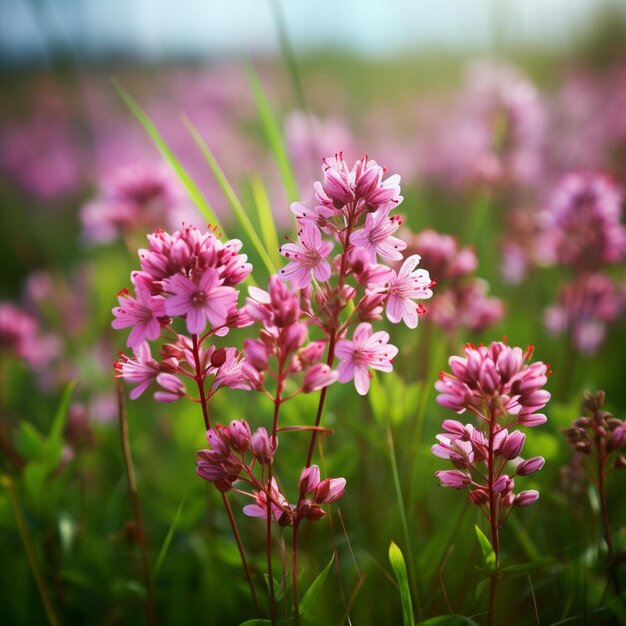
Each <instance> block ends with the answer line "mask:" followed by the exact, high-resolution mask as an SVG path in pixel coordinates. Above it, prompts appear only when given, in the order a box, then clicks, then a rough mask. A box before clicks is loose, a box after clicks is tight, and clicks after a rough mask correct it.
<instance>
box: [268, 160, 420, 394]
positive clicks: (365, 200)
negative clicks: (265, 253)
mask: <svg viewBox="0 0 626 626" xmlns="http://www.w3.org/2000/svg"><path fill="white" fill-rule="evenodd" d="M322 170H323V173H324V179H323V181H322V182H317V183H316V184H315V186H314V187H315V196H316V202H315V203H314V204H315V205H314V206H313V207H309V206H306V205H304V204H302V203H294V204H293V205H292V207H291V209H292V211H293V213H294V214H295V215H296V219H297V221H298V226H299V229H300V230H299V231H298V239H297V241H294V242H290V243H288V244H285V245H283V246H282V247H281V250H280V252H281V254H282V255H283V256H284V257H285V258H286V259H288V261H289V263H288V264H287V265H286V266H285V267H284V268H283V269H282V270H281V271H280V273H279V276H280V278H281V279H282V280H285V281H289V282H290V283H291V284H292V286H293V287H295V288H298V289H302V290H303V291H302V297H303V302H304V304H303V309H304V310H305V311H306V312H307V313H308V315H309V316H310V319H311V323H314V324H316V325H317V326H319V327H320V328H321V329H322V330H323V331H324V332H325V334H326V335H328V337H329V358H328V363H329V365H330V364H331V363H332V361H333V359H334V357H335V356H336V357H338V358H339V359H340V361H341V363H340V365H339V370H338V371H339V380H340V382H347V381H349V380H352V379H354V380H355V385H356V388H357V391H358V392H359V393H360V394H365V393H367V391H368V389H369V378H370V376H371V374H370V372H369V370H370V368H372V369H379V370H381V371H390V370H391V369H392V359H393V358H394V357H395V356H396V354H397V352H398V351H397V348H395V346H391V345H389V344H388V340H389V336H388V335H387V333H375V332H374V331H373V328H372V326H371V324H370V322H371V321H374V320H378V319H380V318H381V317H382V314H383V311H384V312H385V314H386V316H387V319H388V320H389V321H391V322H392V323H395V324H397V323H399V322H400V321H404V323H405V324H406V325H407V326H408V327H409V328H415V327H416V326H417V323H418V315H419V314H420V313H423V312H424V308H423V306H422V305H421V303H418V302H417V301H418V300H423V299H427V298H430V297H431V296H432V290H431V286H432V282H431V280H430V276H429V273H428V271H426V270H423V269H418V268H417V266H418V264H419V261H420V257H419V255H411V256H409V257H408V258H406V259H405V260H404V262H403V264H402V266H401V267H400V268H399V270H397V271H396V270H394V269H392V268H391V267H389V265H387V264H385V263H391V262H397V261H401V260H402V259H403V251H404V250H405V249H406V243H405V242H404V241H403V240H402V239H400V238H398V237H396V236H395V234H394V233H395V232H396V231H397V230H398V229H399V227H400V225H401V224H402V219H401V217H400V216H398V215H392V214H391V213H392V211H393V210H394V209H395V208H396V207H397V206H398V205H399V204H400V202H401V201H402V196H401V195H400V185H399V183H400V177H399V176H397V175H393V176H390V177H388V178H385V170H384V169H383V168H382V167H380V166H379V165H378V164H377V163H376V162H375V161H372V160H369V159H368V158H367V157H364V158H362V159H360V160H359V161H357V162H356V163H355V164H354V166H353V167H352V168H349V167H348V165H347V164H346V162H345V161H344V159H343V155H342V154H337V155H335V157H333V158H327V159H324V162H323V167H322ZM336 244H339V248H340V250H339V253H338V254H337V255H335V256H334V257H333V256H331V252H332V251H333V249H335V247H336ZM350 304H353V305H354V310H353V312H352V313H350V314H349V315H348V317H347V319H345V321H343V322H342V318H341V316H342V314H343V312H344V311H346V310H348V309H349V305H350ZM352 324H359V325H358V326H357V328H356V330H355V331H354V334H353V337H352V339H351V340H350V339H347V338H345V335H346V332H347V330H348V329H349V327H350V326H351V325H352Z"/></svg>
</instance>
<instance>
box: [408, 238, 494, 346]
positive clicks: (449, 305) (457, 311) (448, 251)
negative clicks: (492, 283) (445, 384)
mask: <svg viewBox="0 0 626 626" xmlns="http://www.w3.org/2000/svg"><path fill="white" fill-rule="evenodd" d="M407 243H408V247H407V251H408V252H410V253H416V254H419V255H420V257H421V260H422V262H423V263H424V265H425V266H426V267H428V270H429V272H430V274H431V275H432V276H434V277H435V279H436V281H437V297H436V298H435V299H434V300H433V302H432V304H431V305H430V306H429V308H428V311H427V312H426V315H425V319H426V320H431V321H432V322H433V324H435V325H436V326H439V327H440V328H442V329H443V330H445V331H446V332H447V333H450V334H452V333H455V332H456V331H457V330H459V329H460V328H467V329H468V330H470V331H473V332H481V331H483V330H485V329H486V328H487V327H489V326H492V325H494V324H497V323H498V322H499V321H500V320H501V319H502V317H503V316H504V303H503V302H502V300H500V299H499V298H495V297H493V296H489V295H488V293H489V285H488V283H487V282H486V281H484V280H483V279H481V278H478V277H477V276H475V275H474V273H475V272H476V269H477V267H478V259H477V257H476V253H475V252H474V250H473V249H472V248H470V247H468V246H466V247H460V246H459V243H458V241H457V240H456V239H455V238H454V237H451V236H450V235H442V234H440V233H437V232H435V231H434V230H431V229H426V230H423V231H422V232H420V233H416V234H413V235H411V234H410V233H409V234H408V237H407Z"/></svg>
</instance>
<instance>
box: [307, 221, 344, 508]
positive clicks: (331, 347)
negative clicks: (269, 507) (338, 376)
mask: <svg viewBox="0 0 626 626" xmlns="http://www.w3.org/2000/svg"><path fill="white" fill-rule="evenodd" d="M352 227H353V220H352V219H350V221H349V222H348V226H347V227H346V234H345V237H344V240H343V254H342V255H341V261H340V264H339V286H340V287H343V284H344V281H345V273H346V259H347V257H348V252H349V250H350V234H351V233H352ZM338 327H339V319H338V312H336V313H335V318H334V319H333V326H332V328H333V330H332V332H331V333H330V339H329V341H328V357H327V359H326V365H328V367H332V366H333V361H334V360H335V344H336V342H337V335H338V332H337V329H338ZM342 328H343V327H342ZM327 391H328V387H324V388H323V389H322V391H321V392H320V400H319V403H318V405H317V414H316V415H315V425H314V426H315V429H314V430H313V432H312V433H311V441H310V442H309V451H308V453H307V456H306V464H305V467H311V463H312V461H313V453H314V452H315V442H316V440H317V429H318V427H319V425H320V421H321V419H322V413H323V412H324V402H325V401H326V392H327ZM303 497H304V494H303V493H301V494H300V498H301V499H302V498H303Z"/></svg>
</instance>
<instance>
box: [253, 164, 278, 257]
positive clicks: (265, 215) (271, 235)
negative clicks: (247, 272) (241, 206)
mask: <svg viewBox="0 0 626 626" xmlns="http://www.w3.org/2000/svg"><path fill="white" fill-rule="evenodd" d="M250 187H251V189H252V197H253V198H254V204H255V206H256V210H257V214H258V216H259V224H260V226H261V236H262V237H263V241H264V242H265V249H266V250H267V252H268V254H269V255H270V257H271V258H272V261H273V262H274V265H275V266H276V267H278V266H279V265H281V263H282V261H281V256H280V253H279V252H278V248H279V245H280V244H279V243H278V228H277V227H276V222H275V220H274V214H273V213H272V207H271V206H270V200H269V197H268V195H267V190H266V189H265V185H264V184H263V181H262V180H261V179H260V178H259V177H258V176H253V177H252V178H251V179H250Z"/></svg>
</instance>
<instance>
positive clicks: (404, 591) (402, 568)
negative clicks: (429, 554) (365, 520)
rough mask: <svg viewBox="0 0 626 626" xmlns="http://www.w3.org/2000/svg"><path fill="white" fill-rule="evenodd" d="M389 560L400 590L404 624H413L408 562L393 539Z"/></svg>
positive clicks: (408, 625)
mask: <svg viewBox="0 0 626 626" xmlns="http://www.w3.org/2000/svg"><path fill="white" fill-rule="evenodd" d="M389 562H390V563H391V569H392V570H393V575H394V576H395V578H396V582H397V583H398V589H399V591H400V601H401V603H402V620H403V624H404V626H413V603H412V602H411V590H410V588H409V577H408V575H407V572H406V564H405V562H404V556H403V555H402V550H400V548H398V546H397V545H396V544H395V543H394V542H393V541H392V542H391V543H390V544H389Z"/></svg>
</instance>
